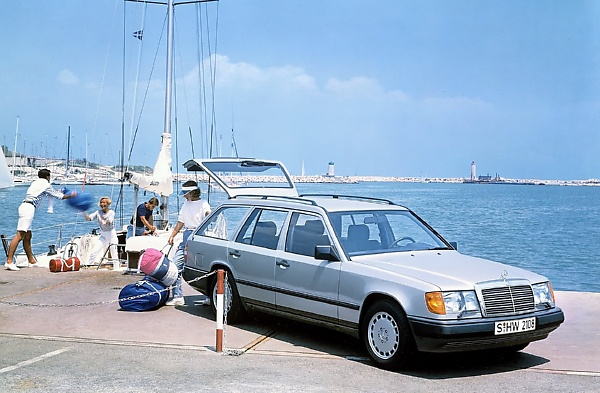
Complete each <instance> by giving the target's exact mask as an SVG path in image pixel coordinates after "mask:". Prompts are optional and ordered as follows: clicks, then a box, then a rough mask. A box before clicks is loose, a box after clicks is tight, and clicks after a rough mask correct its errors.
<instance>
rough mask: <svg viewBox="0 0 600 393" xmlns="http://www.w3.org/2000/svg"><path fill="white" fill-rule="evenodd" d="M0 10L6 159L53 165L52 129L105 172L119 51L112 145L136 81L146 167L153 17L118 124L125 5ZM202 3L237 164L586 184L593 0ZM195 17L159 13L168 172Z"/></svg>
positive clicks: (599, 174) (132, 16)
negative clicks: (168, 85) (167, 38)
mask: <svg viewBox="0 0 600 393" xmlns="http://www.w3.org/2000/svg"><path fill="white" fill-rule="evenodd" d="M3 5H4V7H3V13H2V23H0V34H1V37H2V38H1V39H0V50H1V53H2V57H3V58H2V61H1V62H0V106H1V108H2V110H1V111H0V130H1V135H2V138H3V139H2V141H1V143H2V144H4V145H7V146H9V148H11V149H12V148H13V147H14V137H15V130H16V119H17V116H19V137H18V143H17V150H18V151H22V150H25V152H26V153H27V154H32V155H35V154H42V155H51V156H66V135H67V129H68V127H69V126H70V127H71V130H72V135H73V136H72V141H71V142H72V155H74V156H76V157H84V156H85V154H86V150H87V156H88V159H89V160H91V161H96V162H101V163H104V164H117V163H118V158H119V151H120V149H121V124H122V123H123V121H122V118H123V117H122V109H121V108H122V105H121V103H122V101H123V99H122V91H123V89H122V80H123V78H122V70H123V69H124V67H123V58H124V57H125V59H126V62H125V64H126V66H125V73H126V78H125V80H126V82H125V83H126V86H127V88H126V92H128V93H127V94H126V98H125V100H126V105H125V108H126V109H125V116H124V119H125V120H124V124H125V126H124V128H125V130H126V131H125V137H124V139H125V141H126V145H127V146H126V147H125V150H126V151H127V152H128V151H129V148H130V141H131V140H132V136H131V129H132V127H131V124H132V123H133V124H137V118H138V116H139V107H140V106H141V102H142V100H143V96H144V92H145V90H146V86H148V92H147V94H146V96H147V98H146V101H145V104H144V111H143V112H142V115H141V117H140V119H141V120H140V121H139V129H140V131H139V133H138V136H137V137H136V141H135V144H134V146H133V150H132V155H131V159H130V162H131V163H132V164H145V165H150V166H152V165H154V161H155V159H156V156H157V153H158V148H159V143H160V134H161V132H162V129H163V123H164V113H163V110H162V109H161V108H162V106H163V104H164V59H163V57H164V53H165V49H164V45H159V44H158V41H159V37H160V35H161V30H162V22H163V19H164V13H165V10H164V7H162V6H158V5H149V6H148V7H147V12H146V16H145V24H144V40H143V45H142V52H141V53H142V59H141V61H140V72H139V75H140V76H139V84H138V91H140V92H141V93H140V94H139V95H138V98H137V101H136V107H137V108H138V109H136V115H135V116H134V117H133V118H134V119H136V120H134V121H132V115H131V112H132V109H131V108H132V107H133V99H132V97H133V94H132V93H131V92H132V91H133V90H134V89H133V86H135V75H136V66H137V56H138V53H139V45H138V40H136V39H135V38H133V37H132V36H131V33H133V32H134V31H136V30H138V28H139V27H140V26H141V16H142V10H143V7H141V6H140V5H138V4H131V3H128V4H127V5H126V14H127V17H126V19H125V28H124V22H123V17H122V15H123V8H124V6H123V2H122V1H121V0H95V1H86V0H61V1H58V2H56V1H41V0H39V1H38V0H22V1H11V2H6V4H3ZM207 9H208V11H209V13H208V19H207V20H208V21H209V23H208V26H209V27H208V29H206V30H208V31H209V32H210V34H211V50H212V52H211V54H212V56H213V57H212V59H213V62H215V61H216V64H217V69H216V80H215V86H216V87H215V89H214V97H215V105H214V107H215V116H216V130H217V131H216V133H217V135H218V136H219V137H218V138H217V140H216V141H215V142H214V149H213V150H214V151H215V152H217V154H218V151H220V152H221V154H222V155H230V154H231V148H230V143H231V129H232V128H233V129H234V133H235V141H236V144H237V149H238V153H239V155H240V156H245V157H257V158H269V159H278V160H281V161H283V162H284V163H285V164H286V166H287V167H288V169H290V171H291V172H292V173H294V174H300V171H301V167H302V163H303V162H304V168H305V173H306V174H322V173H325V172H326V170H327V164H328V163H329V162H330V161H333V162H335V169H336V174H338V175H381V176H419V177H421V176H423V177H468V176H469V174H470V164H471V161H475V162H476V164H477V169H478V174H487V173H489V174H492V175H494V174H496V173H498V174H499V175H500V176H503V177H507V178H536V179H589V178H600V160H599V159H598V155H599V154H598V151H599V150H600V137H599V135H598V125H599V124H600V78H599V76H600V64H599V60H600V59H599V53H600V47H599V46H600V39H599V37H600V3H598V2H596V1H576V2H573V1H566V0H565V1H546V0H540V1H531V0H514V1H512V0H502V1H485V2H482V1H475V0H473V1H463V0H455V1H403V0H380V1H377V2H368V1H354V0H346V1H327V0H302V1H296V0H286V1H278V0H253V1H244V0H221V1H220V2H219V4H218V5H217V4H210V5H208V6H207ZM217 11H218V29H216V28H215V27H214V21H215V15H216V13H217ZM195 18H196V8H195V6H193V5H191V6H190V5H181V6H178V7H176V20H177V22H178V24H177V33H176V56H175V72H176V81H177V82H176V89H177V105H176V106H177V109H176V113H177V130H175V128H174V129H173V134H174V138H175V137H176V138H177V144H178V149H177V150H178V155H177V156H176V157H174V160H177V159H178V160H179V165H180V164H181V162H183V161H185V160H186V159H188V158H190V157H191V156H192V150H191V147H190V146H191V145H192V141H191V140H190V136H189V131H188V130H189V129H190V128H191V130H192V135H193V137H192V138H193V145H194V152H195V155H196V156H197V157H198V156H201V155H203V154H204V155H206V154H208V153H203V151H205V150H206V145H207V143H208V142H206V137H203V135H204V132H203V131H202V125H201V124H202V121H201V115H200V113H199V110H198V106H199V104H198V102H199V99H198V94H199V91H201V90H200V89H199V87H198V85H197V84H196V81H197V79H198V62H199V61H198V60H199V59H198V54H197V50H196V48H197V47H198V43H197V41H196V36H197V34H196V27H195V22H194V21H195ZM203 20H205V19H204V17H203ZM124 29H125V31H126V38H125V42H126V46H127V48H126V49H125V51H124V50H123V35H124V34H123V30H124ZM215 37H216V38H217V41H216V44H215V42H214V39H215ZM204 45H205V46H204V49H205V50H206V47H207V46H208V45H207V44H206V43H205V44H204ZM215 46H216V53H215ZM157 51H158V56H159V60H158V61H157V63H156V65H155V66H154V73H153V74H152V76H151V77H149V75H150V69H151V68H152V63H153V58H154V55H155V53H157ZM203 53H208V52H207V51H206V52H203ZM206 56H208V55H207V54H205V55H204V56H200V58H204V57H206ZM204 64H208V61H205V63H204ZM206 94H208V96H210V95H211V93H210V92H206ZM209 112H210V107H209ZM209 115H210V113H209ZM86 136H87V145H86ZM86 146H87V149H86ZM175 165H177V163H176V162H174V166H175Z"/></svg>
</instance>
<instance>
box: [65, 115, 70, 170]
mask: <svg viewBox="0 0 600 393" xmlns="http://www.w3.org/2000/svg"><path fill="white" fill-rule="evenodd" d="M70 153H71V126H69V131H68V132H67V162H66V164H65V177H67V178H68V177H69V159H70V157H69V155H70Z"/></svg>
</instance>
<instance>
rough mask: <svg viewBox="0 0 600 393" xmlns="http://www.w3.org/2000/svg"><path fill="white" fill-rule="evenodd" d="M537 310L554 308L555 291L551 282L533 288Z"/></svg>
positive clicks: (535, 285)
mask: <svg viewBox="0 0 600 393" xmlns="http://www.w3.org/2000/svg"><path fill="white" fill-rule="evenodd" d="M531 288H532V289H533V301H534V304H535V308H537V309H542V310H545V309H547V308H552V307H554V291H553V290H552V284H550V282H549V281H547V282H542V283H540V284H534V285H532V286H531Z"/></svg>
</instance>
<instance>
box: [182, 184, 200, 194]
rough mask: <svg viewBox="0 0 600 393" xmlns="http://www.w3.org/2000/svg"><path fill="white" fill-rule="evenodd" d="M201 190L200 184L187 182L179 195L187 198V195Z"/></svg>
mask: <svg viewBox="0 0 600 393" xmlns="http://www.w3.org/2000/svg"><path fill="white" fill-rule="evenodd" d="M192 183H193V184H192ZM199 189H200V188H199V187H198V184H197V183H196V182H185V183H184V184H183V186H181V191H179V195H181V196H185V195H186V194H188V193H190V192H192V191H195V190H199Z"/></svg>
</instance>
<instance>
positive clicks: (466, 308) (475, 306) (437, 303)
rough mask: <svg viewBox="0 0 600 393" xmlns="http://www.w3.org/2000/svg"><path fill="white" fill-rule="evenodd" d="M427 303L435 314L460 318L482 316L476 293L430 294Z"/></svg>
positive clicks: (426, 295)
mask: <svg viewBox="0 0 600 393" xmlns="http://www.w3.org/2000/svg"><path fill="white" fill-rule="evenodd" d="M425 302H426V303H427V308H428V309H429V311H431V312H432V313H434V314H439V315H455V316H457V317H458V318H463V317H466V316H475V315H480V314H481V309H480V308H479V301H478V300H477V295H476V294H475V291H452V292H428V293H426V294H425Z"/></svg>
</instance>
